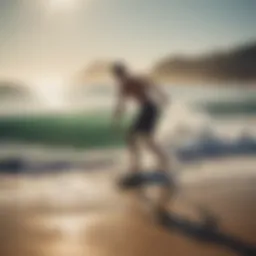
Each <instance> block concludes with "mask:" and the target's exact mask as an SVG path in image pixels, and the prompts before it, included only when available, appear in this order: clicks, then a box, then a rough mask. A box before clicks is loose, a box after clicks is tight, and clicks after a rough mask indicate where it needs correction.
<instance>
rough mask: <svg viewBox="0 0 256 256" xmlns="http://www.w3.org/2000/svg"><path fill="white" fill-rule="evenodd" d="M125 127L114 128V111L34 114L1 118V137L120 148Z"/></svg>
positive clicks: (43, 142) (124, 123)
mask: <svg viewBox="0 0 256 256" xmlns="http://www.w3.org/2000/svg"><path fill="white" fill-rule="evenodd" d="M128 123H129V120H125V121H124V122H123V129H122V130H121V131H119V132H116V131H114V130H113V129H112V127H111V118H110V113H94V114H66V115H65V114H62V115H44V116H34V117H24V116H23V117H8V118H1V119H0V140H3V139H4V140H11V141H14V142H17V141H18V142H27V143H39V144H44V145H68V146H75V147H83V148H104V147H116V146H120V145H122V144H123V143H124V138H125V136H124V134H125V130H126V129H127V126H128Z"/></svg>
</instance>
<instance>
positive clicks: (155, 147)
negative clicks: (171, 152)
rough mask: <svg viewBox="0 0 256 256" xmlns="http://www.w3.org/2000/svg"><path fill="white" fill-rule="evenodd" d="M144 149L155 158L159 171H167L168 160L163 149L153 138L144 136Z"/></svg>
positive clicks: (149, 135)
mask: <svg viewBox="0 0 256 256" xmlns="http://www.w3.org/2000/svg"><path fill="white" fill-rule="evenodd" d="M144 142H145V145H146V147H147V148H148V149H149V150H150V151H151V152H152V153H153V154H154V155H155V156H156V157H157V160H158V168H159V171H163V172H164V171H166V172H167V171H168V170H169V168H170V166H169V159H168V156H167V154H166V153H165V151H164V149H163V148H162V147H161V146H160V145H159V144H158V143H157V142H156V141H155V139H154V136H153V135H151V134H148V135H145V136H144Z"/></svg>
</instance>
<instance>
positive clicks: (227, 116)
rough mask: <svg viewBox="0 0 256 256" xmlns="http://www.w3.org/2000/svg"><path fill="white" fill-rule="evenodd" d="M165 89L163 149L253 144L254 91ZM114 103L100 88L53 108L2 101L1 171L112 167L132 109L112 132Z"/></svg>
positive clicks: (255, 129)
mask: <svg viewBox="0 0 256 256" xmlns="http://www.w3.org/2000/svg"><path fill="white" fill-rule="evenodd" d="M164 87H165V90H166V92H167V93H168V94H169V95H170V104H169V106H167V108H166V110H165V111H164V114H163V118H162V123H161V124H160V127H159V130H158V137H159V140H162V142H163V144H164V145H165V147H166V148H171V147H180V146H184V145H185V146H186V145H191V141H193V142H195V141H198V140H202V138H204V139H205V138H206V137H207V138H211V139H213V138H217V139H218V140H220V141H228V140H229V141H230V140H232V141H234V140H238V139H240V138H244V137H245V136H247V137H249V138H251V139H252V140H253V139H254V138H256V125H255V124H256V90H255V89H253V88H249V87H246V86H226V87H224V86H216V85H198V86H194V85H193V86H192V85H184V86H169V85H168V86H164ZM113 101H114V90H113V88H111V87H108V86H104V85H98V86H97V85H93V86H90V85H87V86H85V87H84V88H83V89H76V90H73V91H72V92H69V93H67V94H66V95H65V97H64V98H63V99H62V101H61V102H62V104H60V105H58V106H57V107H56V106H54V107H53V106H52V105H47V102H45V103H44V101H42V102H40V101H39V102H36V103H35V101H31V104H29V102H28V101H27V100H26V101H24V102H22V100H21V101H19V102H18V103H17V100H16V99H15V98H14V99H13V101H12V98H11V97H10V98H8V101H7V100H3V101H2V102H1V101H0V105H1V107H0V108H1V109H2V110H1V115H0V159H1V161H2V162H4V165H3V166H4V168H7V167H8V168H9V167H10V166H11V167H15V168H18V169H19V168H21V166H23V168H25V169H27V168H28V167H29V168H30V169H36V168H38V169H39V170H41V169H40V168H41V166H42V165H45V163H48V165H47V166H48V167H47V168H48V169H54V168H53V167H55V168H57V169H58V168H64V169H65V168H67V166H68V168H71V165H73V164H77V163H79V164H83V165H82V166H89V167H88V169H90V168H92V166H94V164H95V163H96V166H97V164H98V163H102V164H103V165H104V163H113V162H115V160H116V158H117V157H116V154H117V152H119V151H120V152H121V151H122V150H123V148H124V145H125V132H126V130H127V128H128V127H129V124H130V122H131V120H132V118H133V116H134V107H133V106H130V108H129V110H128V115H127V117H126V118H125V120H124V121H123V126H122V128H123V129H121V131H119V132H116V131H115V130H113V129H112V126H111V115H112V109H113ZM6 102H8V104H6ZM7 105H8V106H7ZM113 152H115V154H114V153H113ZM6 159H7V160H8V161H7V162H6ZM92 159H93V160H92ZM21 162H22V164H21ZM24 162H25V165H24ZM38 162H40V164H38ZM88 163H89V164H88ZM24 166H25V167H24ZM79 166H80V167H79V168H81V165H79ZM0 167H1V162H0ZM47 168H46V169H47ZM72 168H73V167H72ZM82 168H84V167H82ZM0 169H3V168H0Z"/></svg>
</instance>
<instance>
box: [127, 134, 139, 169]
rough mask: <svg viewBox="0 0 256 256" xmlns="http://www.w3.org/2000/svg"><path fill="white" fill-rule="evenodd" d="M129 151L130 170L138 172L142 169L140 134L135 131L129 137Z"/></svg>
mask: <svg viewBox="0 0 256 256" xmlns="http://www.w3.org/2000/svg"><path fill="white" fill-rule="evenodd" d="M127 144H128V153H129V165H130V167H129V170H130V172H133V173H134V172H138V171H140V169H141V154H140V148H139V136H138V135H137V134H135V133H130V134H129V135H128V138H127Z"/></svg>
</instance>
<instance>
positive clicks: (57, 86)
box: [35, 77, 64, 109]
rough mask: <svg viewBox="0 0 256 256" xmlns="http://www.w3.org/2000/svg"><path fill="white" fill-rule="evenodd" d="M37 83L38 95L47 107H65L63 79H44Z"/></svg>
mask: <svg viewBox="0 0 256 256" xmlns="http://www.w3.org/2000/svg"><path fill="white" fill-rule="evenodd" d="M35 83H36V85H37V87H36V90H37V94H38V96H39V98H40V99H41V100H42V101H43V103H44V104H45V106H47V107H49V108H53V109H57V108H61V107H63V105H64V95H63V94H64V88H63V86H64V85H63V80H62V79H61V78H58V77H57V78H43V79H39V80H37V81H36V82H35Z"/></svg>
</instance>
